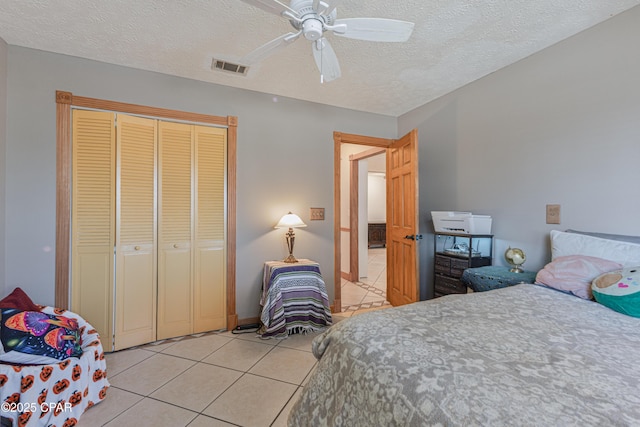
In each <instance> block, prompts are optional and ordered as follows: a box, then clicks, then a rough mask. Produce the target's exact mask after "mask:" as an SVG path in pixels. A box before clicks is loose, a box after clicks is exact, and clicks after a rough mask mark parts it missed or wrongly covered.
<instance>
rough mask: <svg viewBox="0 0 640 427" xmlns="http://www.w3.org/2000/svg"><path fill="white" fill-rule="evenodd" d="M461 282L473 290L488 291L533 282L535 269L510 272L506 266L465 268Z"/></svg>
mask: <svg viewBox="0 0 640 427" xmlns="http://www.w3.org/2000/svg"><path fill="white" fill-rule="evenodd" d="M460 280H461V281H462V283H464V284H465V285H467V287H469V288H471V289H473V291H474V292H484V291H490V290H492V289H499V288H506V287H507V286H513V285H517V284H519V283H533V282H535V280H536V272H535V271H524V272H522V273H512V272H510V271H509V268H508V267H501V266H497V265H489V266H486V267H476V268H467V269H466V270H465V271H464V272H463V273H462V277H461V278H460Z"/></svg>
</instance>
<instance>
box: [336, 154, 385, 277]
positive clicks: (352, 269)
mask: <svg viewBox="0 0 640 427" xmlns="http://www.w3.org/2000/svg"><path fill="white" fill-rule="evenodd" d="M386 152H387V149H386V148H382V147H374V148H370V149H368V150H365V151H363V152H361V153H356V154H352V155H350V156H349V173H350V179H349V230H350V231H349V278H348V280H349V281H350V282H353V281H357V280H358V279H359V278H360V266H359V260H360V241H359V238H360V221H359V219H358V217H359V215H360V191H359V190H358V189H359V186H360V178H359V177H360V160H365V159H368V158H370V157H373V156H377V155H378V154H382V153H386ZM385 163H386V162H385ZM385 169H386V166H385ZM340 267H341V269H342V266H340Z"/></svg>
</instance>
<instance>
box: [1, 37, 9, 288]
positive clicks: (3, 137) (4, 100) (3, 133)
mask: <svg viewBox="0 0 640 427" xmlns="http://www.w3.org/2000/svg"><path fill="white" fill-rule="evenodd" d="M7 51H8V48H7V44H6V43H5V41H4V40H2V39H1V38H0V295H5V294H6V293H8V292H7V291H6V290H5V283H6V281H5V229H6V224H5V209H4V207H5V199H4V197H5V186H6V184H5V183H6V175H5V170H6V165H5V151H6V144H7V54H8V53H7Z"/></svg>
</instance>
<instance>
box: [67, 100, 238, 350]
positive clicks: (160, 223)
mask: <svg viewBox="0 0 640 427" xmlns="http://www.w3.org/2000/svg"><path fill="white" fill-rule="evenodd" d="M110 123H111V126H112V127H111V128H109V124H110ZM115 123H117V126H115V127H113V125H114V124H115ZM98 124H99V126H98ZM72 138H73V150H72V151H73V159H72V169H73V184H72V187H73V191H72V196H73V197H72V277H71V289H72V309H73V310H74V311H76V312H78V313H79V314H81V315H82V316H83V317H85V318H86V319H88V320H89V321H90V323H92V324H93V325H95V326H96V328H97V329H98V331H99V332H100V334H101V336H103V337H104V336H113V349H115V350H118V349H123V348H127V347H131V346H135V345H139V344H142V343H147V342H151V341H155V340H158V339H164V338H169V337H175V336H180V335H186V334H191V333H196V332H204V331H208V330H214V329H221V328H224V327H226V313H225V309H226V304H225V303H226V294H225V289H226V287H225V282H226V271H225V260H226V253H225V247H226V245H225V229H226V217H225V212H226V209H225V208H226V206H225V200H226V197H225V196H226V191H225V190H226V164H225V159H226V129H222V128H215V127H207V126H200V125H191V124H184V123H172V122H166V121H160V120H155V119H147V118H140V117H134V116H128V115H123V114H114V113H104V112H95V111H84V110H77V111H74V112H73V130H72ZM96 141H98V142H96ZM95 230H102V231H101V234H100V238H99V239H97V238H95V237H92V239H91V240H88V239H87V238H86V236H93V234H95ZM87 233H88V234H87ZM97 240H99V242H97V243H99V244H96V241H97ZM109 248H110V250H109ZM111 272H114V273H111ZM92 319H96V320H97V322H92ZM105 341H106V340H105ZM106 347H107V348H109V345H106Z"/></svg>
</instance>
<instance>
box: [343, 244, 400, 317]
mask: <svg viewBox="0 0 640 427" xmlns="http://www.w3.org/2000/svg"><path fill="white" fill-rule="evenodd" d="M386 296H387V249H386V248H371V249H369V258H368V263H367V277H361V278H360V280H359V281H358V282H355V283H353V282H349V281H347V280H345V279H342V313H341V314H343V315H345V316H349V315H351V313H353V312H354V311H357V310H362V309H368V308H378V307H383V306H388V305H389V302H387V301H386Z"/></svg>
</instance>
